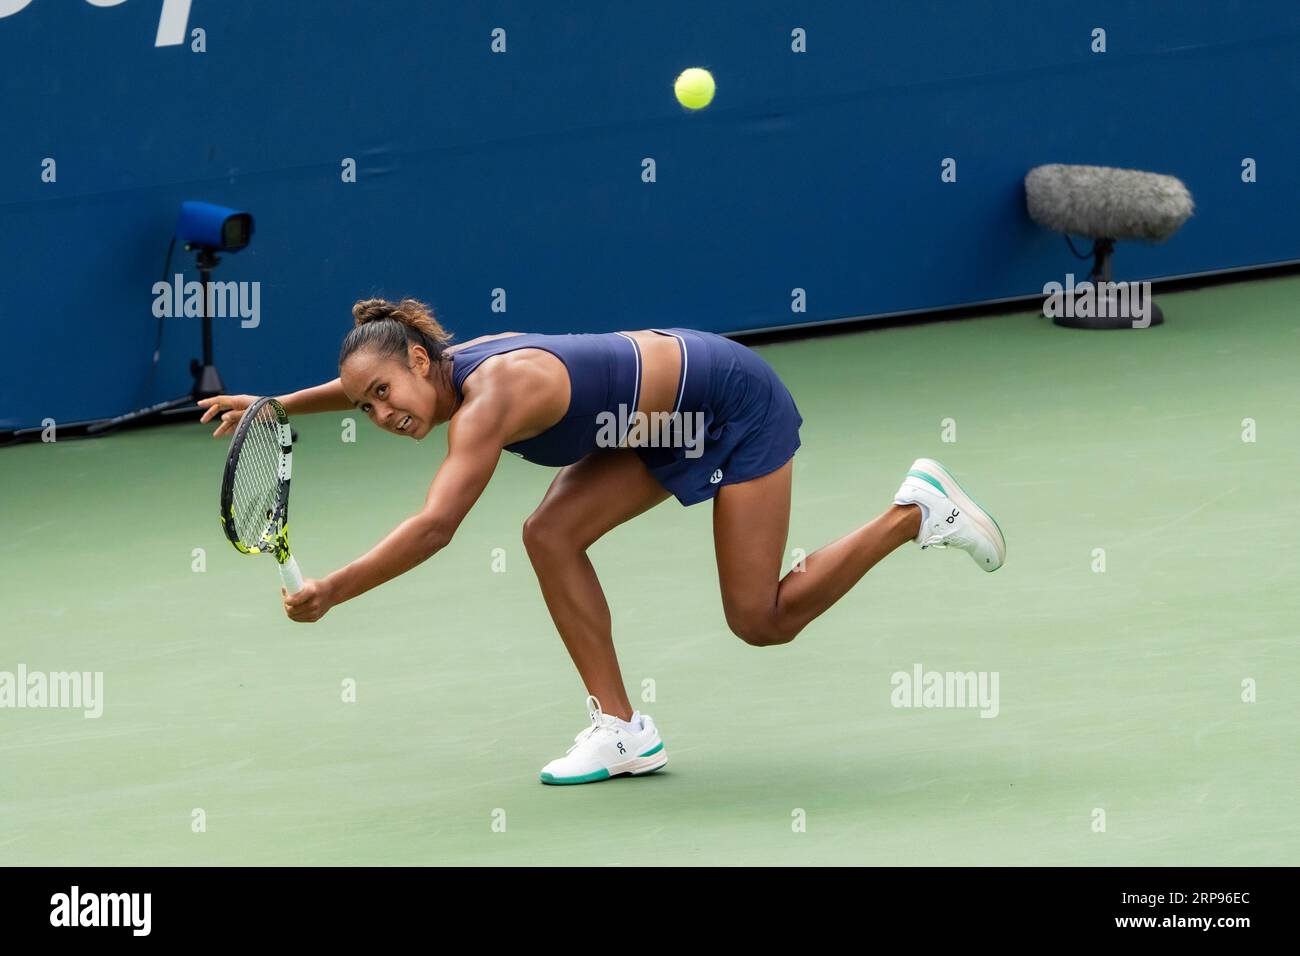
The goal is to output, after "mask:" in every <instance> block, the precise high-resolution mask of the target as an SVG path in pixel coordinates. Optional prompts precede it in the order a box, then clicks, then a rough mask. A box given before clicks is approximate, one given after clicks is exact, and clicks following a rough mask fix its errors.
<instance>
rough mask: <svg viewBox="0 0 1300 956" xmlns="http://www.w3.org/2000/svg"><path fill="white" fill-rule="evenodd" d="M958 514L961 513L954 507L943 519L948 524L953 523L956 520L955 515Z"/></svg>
mask: <svg viewBox="0 0 1300 956" xmlns="http://www.w3.org/2000/svg"><path fill="white" fill-rule="evenodd" d="M959 514H961V512H960V511H958V510H957V509H956V508H953V509H952V514H950V515H948V517H946V518H944V519H943V520H944V521H946V522H948V523H949V524H955V523H956V521H957V516H958V515H959Z"/></svg>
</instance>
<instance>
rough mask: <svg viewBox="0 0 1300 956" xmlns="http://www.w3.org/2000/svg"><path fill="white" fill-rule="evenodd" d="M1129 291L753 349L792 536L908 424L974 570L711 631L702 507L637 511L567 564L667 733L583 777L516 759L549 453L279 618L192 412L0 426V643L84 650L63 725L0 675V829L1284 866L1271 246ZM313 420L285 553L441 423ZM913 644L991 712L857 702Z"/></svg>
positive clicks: (31, 854) (879, 691) (90, 849)
mask: <svg viewBox="0 0 1300 956" xmlns="http://www.w3.org/2000/svg"><path fill="white" fill-rule="evenodd" d="M1159 301H1160V303H1161V305H1162V306H1163V307H1164V308H1165V310H1166V314H1167V316H1168V324H1167V325H1165V326H1164V327H1161V328H1157V329H1154V330H1150V331H1147V332H1139V333H1080V332H1069V331H1065V330H1061V329H1057V328H1054V327H1052V326H1051V325H1050V324H1049V323H1048V322H1046V320H1043V319H1036V318H1034V317H1033V316H1032V315H1029V314H1018V315H1008V316H1006V317H1002V318H994V319H981V320H971V321H964V322H955V323H954V322H948V323H937V324H929V325H919V326H913V327H905V328H897V329H888V330H881V331H875V332H867V333H861V334H848V335H837V336H831V337H824V338H819V339H811V340H805V341H799V342H792V343H785V344H780V345H773V346H765V347H762V348H761V350H760V351H761V353H762V354H763V355H764V357H765V358H766V359H767V360H768V361H769V362H771V363H772V364H773V365H774V366H775V368H776V369H777V371H778V372H779V373H780V374H781V375H782V377H783V378H784V379H785V380H786V382H787V383H788V384H789V386H790V388H791V390H792V391H793V393H794V395H795V398H796V399H797V401H798V403H799V406H800V410H801V412H802V414H803V416H804V419H805V426H804V429H803V441H804V444H803V448H802V450H801V451H800V453H799V455H798V457H797V459H796V472H795V503H794V514H793V518H792V526H791V535H790V542H789V547H790V548H791V549H793V548H803V549H805V550H806V551H812V550H813V549H815V548H817V547H818V546H820V545H821V544H823V543H825V542H826V541H828V540H830V539H831V538H833V537H835V536H838V535H839V534H841V533H843V532H845V531H847V530H849V529H850V528H851V527H853V526H856V525H857V524H859V523H861V522H863V521H866V520H868V519H869V518H871V517H873V516H874V515H875V514H877V513H878V512H879V511H880V510H881V509H882V508H883V507H884V506H886V505H887V504H888V502H889V500H890V497H891V495H892V494H893V492H894V490H895V489H896V488H897V486H898V483H899V481H900V480H901V478H902V475H903V473H904V472H905V471H906V470H907V468H908V466H909V465H910V464H911V462H912V460H913V459H914V458H916V457H917V456H919V455H929V456H933V457H937V458H939V459H940V460H941V461H943V462H944V463H945V464H946V465H948V466H949V467H950V468H951V469H952V470H953V471H954V472H955V473H956V475H957V476H958V478H960V479H961V481H962V482H963V483H964V484H965V486H966V487H967V488H968V490H970V491H971V493H972V494H974V496H975V497H976V498H977V499H978V500H979V501H980V503H981V504H983V505H984V506H986V507H987V508H988V509H989V510H990V511H992V512H993V513H994V514H995V515H996V516H997V518H998V521H999V523H1000V524H1001V526H1002V528H1003V529H1004V530H1005V532H1006V535H1007V538H1008V542H1009V551H1008V555H1009V556H1008V562H1007V565H1006V567H1005V568H1004V569H1003V570H1001V571H999V572H998V573H997V574H994V575H985V574H982V573H980V572H979V570H978V569H977V568H976V567H975V566H974V565H973V564H972V563H971V561H970V559H969V558H968V557H967V556H966V555H964V554H961V553H959V552H954V553H921V552H919V551H917V550H916V549H915V548H914V547H909V548H907V549H904V550H903V551H901V552H899V553H898V554H896V555H894V556H893V557H891V558H890V559H888V560H887V561H886V562H885V563H884V564H883V565H882V566H880V567H879V568H877V569H876V570H875V571H873V572H872V573H871V574H869V575H868V576H867V578H866V579H864V581H863V582H862V583H861V584H860V585H859V586H858V587H857V589H856V590H854V591H853V592H852V593H851V594H850V595H849V596H848V597H847V598H845V599H844V600H843V601H842V602H840V604H839V605H837V606H836V607H834V608H833V609H832V610H831V611H830V612H829V613H827V614H826V615H825V616H824V617H823V618H822V619H820V620H819V621H817V622H816V623H814V624H813V625H812V626H811V627H810V628H808V630H806V631H805V632H804V633H803V634H802V635H800V637H799V638H798V639H797V640H796V641H795V642H794V643H793V644H790V645H787V646H785V647H777V648H765V649H761V648H752V647H748V646H746V645H744V644H742V643H741V642H740V641H739V640H738V639H737V638H735V637H734V636H732V635H731V634H730V633H729V632H728V631H727V628H726V625H725V623H724V621H723V617H722V611H721V607H720V603H719V598H718V593H717V584H716V576H715V571H714V565H713V553H712V539H711V535H710V517H711V512H710V507H709V506H708V505H701V506H698V507H694V508H691V509H683V508H681V507H679V506H678V505H677V504H676V503H674V502H669V503H667V504H665V505H662V506H660V507H659V508H657V509H655V510H654V511H652V512H651V513H650V514H648V515H646V516H643V517H641V518H638V519H636V520H635V521H633V522H632V523H631V524H629V525H626V526H624V527H623V528H621V529H618V530H617V531H615V532H614V533H613V534H611V535H610V536H609V537H608V538H607V539H605V540H604V541H602V542H600V543H599V544H598V545H597V546H596V547H595V548H594V549H593V552H592V556H593V560H594V562H595V564H596V567H597V569H598V570H599V571H600V573H601V575H602V579H603V581H604V583H605V586H606V591H607V593H608V596H609V600H610V605H611V608H612V609H613V615H614V626H615V636H616V639H617V643H618V649H619V654H620V658H621V661H622V664H623V669H624V673H625V675H626V677H627V680H628V685H629V693H630V694H631V696H632V699H633V701H634V702H635V703H637V704H638V705H639V706H640V707H641V708H642V709H643V710H645V711H646V712H648V713H650V714H652V715H653V716H654V717H655V718H656V720H657V721H658V723H659V725H660V728H661V731H662V733H663V735H664V740H665V743H666V746H667V748H668V751H669V754H670V760H669V765H668V768H667V770H666V772H664V773H662V774H658V775H656V776H653V777H649V778H643V779H635V780H615V781H612V782H609V783H604V784H598V785H594V786H587V787H568V788H548V787H544V786H542V785H541V784H539V783H538V782H537V773H538V770H539V769H540V768H541V766H542V764H544V763H545V762H546V761H547V760H549V759H551V758H553V757H556V756H558V755H560V754H561V753H563V751H564V749H565V748H566V747H567V746H568V745H569V743H570V742H571V740H572V737H573V735H574V734H575V733H577V732H578V731H579V730H580V729H582V727H583V725H584V722H585V714H584V710H583V697H584V691H583V689H582V687H581V685H580V683H579V681H578V679H577V676H576V674H575V672H574V671H573V669H572V667H571V665H570V664H569V662H568V658H567V656H566V654H565V652H564V649H563V646H562V644H561V643H560V640H559V638H558V636H557V635H556V634H555V632H554V630H553V628H552V626H551V624H550V621H549V618H548V616H547V613H546V609H545V606H544V604H543V602H542V599H541V596H540V594H539V592H538V589H537V586H536V583H535V581H534V578H533V575H532V571H531V569H530V567H529V565H528V562H527V558H526V556H525V554H524V551H523V548H522V545H521V543H520V532H519V528H520V525H521V523H522V522H523V520H524V518H525V517H526V516H527V515H528V513H529V512H530V510H531V509H532V507H533V506H534V505H535V504H536V503H537V501H538V500H539V499H540V497H541V495H542V493H543V491H544V490H545V488H546V485H547V483H548V482H549V481H550V478H551V476H552V472H551V471H550V470H548V469H542V468H538V467H536V466H532V465H528V464H526V463H524V462H522V461H518V460H517V459H515V458H513V457H512V456H509V455H507V456H505V457H504V458H503V460H502V463H501V467H500V469H499V470H498V473H497V476H496V478H495V480H494V482H493V483H492V485H491V487H490V488H489V489H488V491H487V493H486V495H485V496H484V498H483V500H482V501H481V502H480V504H479V506H478V507H477V508H476V509H475V511H474V512H473V513H472V514H471V515H470V517H469V519H468V520H467V522H466V523H465V525H464V526H463V527H462V529H461V531H460V533H459V534H458V536H457V538H456V540H455V541H454V542H453V543H452V545H451V546H450V547H449V548H448V549H447V550H446V551H444V552H443V553H442V554H440V555H438V556H437V557H435V558H434V559H433V560H432V561H431V562H429V563H427V564H426V565H424V566H422V567H420V568H419V569H417V570H416V571H414V572H413V573H411V574H408V575H406V576H405V577H404V578H401V579H399V580H397V581H395V582H393V583H391V584H389V585H386V586H384V587H382V588H380V589H379V590H378V591H375V592H372V593H370V594H368V595H365V596H363V597H362V598H360V599H358V600H356V601H354V602H351V603H349V604H346V605H343V606H340V607H337V608H335V609H333V610H332V611H331V612H330V613H329V614H328V615H327V616H326V618H325V619H324V620H323V621H321V622H320V623H318V624H314V625H297V624H293V623H292V622H290V621H288V620H287V619H286V618H285V617H284V615H283V613H282V611H281V609H280V602H279V593H278V587H279V585H278V575H277V574H276V572H275V568H274V564H273V562H271V561H270V560H267V559H262V558H257V559H254V558H247V557H244V556H241V555H238V554H236V553H235V552H234V550H233V549H231V548H230V546H229V545H228V544H227V543H226V541H225V540H224V538H223V537H222V534H221V530H220V528H219V526H218V523H217V520H216V499H217V491H218V486H219V479H220V472H221V468H222V464H223V461H224V452H225V447H226V442H225V441H224V440H222V441H213V440H211V439H210V438H209V437H208V434H209V431H210V429H209V428H207V427H204V426H199V425H187V426H182V427H174V428H166V429H152V430H148V431H143V432H136V433H129V434H124V435H120V436H115V437H111V438H108V439H106V440H99V441H68V442H60V443H57V444H55V445H34V446H23V447H17V448H12V449H7V450H5V451H3V452H0V481H2V483H3V532H4V533H3V536H2V537H0V580H2V581H3V592H4V600H3V605H4V609H3V612H0V613H2V615H3V641H2V643H0V647H2V648H3V652H2V653H0V671H9V672H15V671H16V670H17V668H18V666H19V665H20V664H21V665H25V667H26V668H27V670H28V671H29V672H31V671H39V672H65V671H91V672H93V671H102V672H103V675H104V676H103V680H104V689H103V698H104V699H103V715H102V717H100V718H98V719H86V718H84V717H83V716H82V713H81V711H79V710H59V709H8V708H6V709H3V710H0V767H3V772H0V863H4V864H38V863H47V864H98V865H105V864H146V863H149V864H271V863H287V864H380V863H394V864H422V863H433V864H438V863H483V864H487V863H521V864H534V863H565V864H587V865H602V864H607V865H619V864H637V863H653V864H670V863H688V864H690V863H699V864H739V863H748V864H762V863H846V864H847V863H867V864H877V863H879V864H1030V863H1040V864H1139V865H1152V864H1233V865H1264V864H1283V863H1289V864H1295V863H1296V862H1297V861H1298V859H1300V852H1298V851H1300V822H1297V817H1296V814H1295V807H1294V800H1295V795H1296V793H1297V792H1298V791H1300V761H1297V758H1296V753H1297V751H1296V742H1297V739H1298V737H1300V695H1298V694H1297V692H1296V688H1297V686H1298V685H1300V661H1298V658H1297V654H1296V645H1297V637H1298V636H1300V632H1298V630H1297V629H1298V628H1300V625H1298V624H1297V621H1298V620H1300V597H1297V587H1296V581H1297V571H1298V570H1300V567H1298V565H1300V560H1298V559H1300V549H1298V545H1297V536H1296V533H1295V528H1296V527H1297V525H1298V523H1300V502H1298V501H1297V495H1296V493H1295V488H1296V476H1297V464H1298V458H1300V452H1298V451H1297V449H1300V421H1298V417H1297V413H1298V412H1300V401H1298V399H1300V386H1298V385H1297V374H1296V356H1297V355H1300V324H1297V322H1296V314H1295V309H1294V306H1293V303H1295V302H1296V301H1300V279H1296V278H1287V279H1274V280H1267V281H1259V282H1255V283H1251V284H1238V285H1233V286H1224V287H1219V288H1214V289H1208V290H1201V291H1194V292H1184V293H1178V294H1171V295H1166V296H1162V297H1161V298H1160V300H1159ZM287 384H289V383H276V382H266V383H264V386H263V387H265V388H266V389H267V390H271V389H275V388H277V387H283V386H285V385H287ZM343 417H345V416H342V415H335V414H329V415H322V416H314V417H300V418H298V419H296V420H295V425H296V427H297V428H298V430H299V432H300V436H301V440H300V442H299V444H298V446H297V448H296V454H295V456H294V459H295V461H294V466H295V477H294V493H293V501H292V503H291V515H290V519H291V520H290V532H291V537H292V540H293V545H294V551H295V554H296V555H297V556H298V558H299V561H300V562H301V564H302V567H303V571H304V573H305V574H307V575H308V576H320V575H323V574H324V573H327V572H329V571H331V570H333V569H335V568H336V567H338V566H340V565H341V564H343V563H345V562H347V561H348V560H351V559H352V558H354V557H356V556H357V555H359V554H361V553H362V552H363V551H364V550H366V549H368V548H369V547H370V546H371V545H372V544H374V543H375V542H376V541H378V540H379V539H380V538H381V537H382V536H383V535H384V534H386V533H387V532H388V531H389V530H390V528H391V527H392V526H393V525H394V524H396V523H397V522H398V521H400V520H401V519H402V518H403V517H405V516H407V515H408V514H410V513H412V512H413V511H415V510H417V509H418V508H419V507H420V505H421V503H422V501H423V498H424V494H425V491H426V488H427V483H428V480H429V478H430V477H431V475H432V474H433V470H434V468H435V466H436V465H437V463H438V461H439V460H440V458H441V455H442V453H443V449H444V439H443V437H442V435H441V433H439V434H435V435H434V436H431V437H430V438H429V439H428V440H427V441H426V442H425V443H424V444H423V445H417V444H415V443H413V442H410V441H405V440H401V439H397V438H395V437H392V436H389V435H384V434H381V433H379V432H378V431H377V430H376V429H374V428H373V427H372V426H370V425H369V424H368V423H367V422H365V421H364V420H363V419H362V418H361V416H360V415H359V413H358V415H357V418H358V421H357V433H356V442H355V443H353V444H348V443H344V442H343V441H341V440H340V436H341V434H342V430H341V427H340V419H341V418H343ZM945 419H952V420H953V422H952V423H951V425H950V426H949V427H950V428H955V437H956V441H955V442H943V441H941V433H942V431H943V428H944V420H945ZM1243 419H1253V420H1254V423H1255V428H1256V436H1255V437H1256V440H1255V441H1253V442H1248V441H1243V440H1242V435H1243ZM199 548H201V549H204V552H205V554H203V555H199V556H198V557H197V558H196V556H195V553H194V549H199ZM496 549H500V551H497V550H496ZM1096 549H1104V561H1105V571H1104V572H1099V571H1096V570H1094V567H1096V566H1097V562H1098V560H1099V554H1098V552H1097V551H1096ZM200 558H205V559H206V570H204V571H196V570H194V569H193V568H194V564H195V562H196V560H199V559H200ZM502 561H504V571H503V572H502V571H500V570H494V563H495V565H496V567H497V568H498V569H499V568H500V567H501V562H502ZM787 564H789V560H788V561H787ZM916 665H920V666H921V667H922V668H923V669H924V670H925V671H938V672H986V673H988V674H992V673H996V674H997V676H998V687H999V700H998V713H997V716H996V717H994V718H992V719H985V718H981V717H980V714H979V710H978V709H976V708H969V707H968V708H897V707H894V706H892V704H891V692H892V691H893V687H892V686H891V675H893V674H895V672H899V671H903V672H908V673H910V672H912V670H913V668H914V667H915V666H916ZM348 681H354V682H355V695H356V700H355V702H345V701H344V700H343V696H344V694H345V682H348ZM1250 681H1253V682H1254V687H1255V694H1256V697H1257V699H1256V701H1255V702H1253V703H1247V702H1244V701H1243V699H1242V698H1243V693H1246V692H1245V691H1243V682H1250ZM645 682H653V684H652V685H651V684H646V683H645ZM651 686H652V687H653V692H654V695H655V700H654V702H653V703H649V702H643V698H642V696H641V694H642V688H643V687H651ZM1248 686H1249V685H1247V687H1248ZM196 809H201V810H202V813H203V822H204V825H205V829H204V830H203V832H195V824H194V822H193V821H194V820H195V815H194V814H195V810H196ZM1099 810H1100V811H1103V812H1104V815H1105V816H1104V824H1105V831H1104V832H1096V830H1097V827H1098V821H1099V820H1100V819H1101V817H1100V816H1099V815H1098V812H1097V811H1099ZM799 811H802V816H801V814H800V813H799ZM801 819H802V820H804V821H806V829H804V830H803V832H799V826H798V824H799V822H800V820H801Z"/></svg>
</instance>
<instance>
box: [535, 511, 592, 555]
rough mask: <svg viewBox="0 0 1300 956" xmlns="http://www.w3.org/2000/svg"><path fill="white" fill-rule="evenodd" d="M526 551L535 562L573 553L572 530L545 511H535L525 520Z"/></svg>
mask: <svg viewBox="0 0 1300 956" xmlns="http://www.w3.org/2000/svg"><path fill="white" fill-rule="evenodd" d="M524 550H525V551H527V552H528V556H529V557H530V558H532V559H533V560H538V559H540V558H546V557H548V556H550V555H555V554H561V553H564V552H569V551H573V550H575V545H574V541H573V532H572V529H570V528H569V527H567V526H566V525H565V524H564V523H563V522H560V521H557V520H555V518H554V517H552V516H551V515H550V514H548V513H547V512H545V511H542V510H540V509H539V510H537V511H534V512H533V513H532V514H530V515H529V516H528V517H527V518H525V519H524ZM578 550H580V549H578Z"/></svg>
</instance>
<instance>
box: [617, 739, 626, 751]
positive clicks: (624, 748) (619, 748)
mask: <svg viewBox="0 0 1300 956" xmlns="http://www.w3.org/2000/svg"><path fill="white" fill-rule="evenodd" d="M618 752H619V753H621V754H625V753H627V748H626V747H624V746H623V741H621V740H620V741H619V742H618Z"/></svg>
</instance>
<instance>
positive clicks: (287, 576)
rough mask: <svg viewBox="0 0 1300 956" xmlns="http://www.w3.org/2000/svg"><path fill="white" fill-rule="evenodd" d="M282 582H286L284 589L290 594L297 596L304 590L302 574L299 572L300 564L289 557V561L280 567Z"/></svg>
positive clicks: (291, 556)
mask: <svg viewBox="0 0 1300 956" xmlns="http://www.w3.org/2000/svg"><path fill="white" fill-rule="evenodd" d="M280 580H281V581H282V582H284V589H285V590H286V591H288V592H289V593H290V594H297V593H298V592H299V591H301V590H302V572H301V571H299V570H298V562H297V561H295V560H294V559H293V555H292V554H291V555H289V559H288V560H287V561H285V562H284V564H282V565H280Z"/></svg>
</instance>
